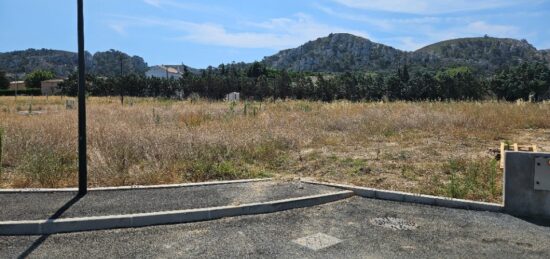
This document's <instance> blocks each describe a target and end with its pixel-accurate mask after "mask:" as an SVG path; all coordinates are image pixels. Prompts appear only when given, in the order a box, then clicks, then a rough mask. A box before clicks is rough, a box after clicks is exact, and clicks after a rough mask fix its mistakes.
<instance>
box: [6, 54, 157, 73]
mask: <svg viewBox="0 0 550 259" xmlns="http://www.w3.org/2000/svg"><path fill="white" fill-rule="evenodd" d="M85 61H86V66H87V67H88V70H89V72H91V73H93V74H96V75H98V76H114V75H118V74H119V73H120V71H121V63H122V71H123V73H135V74H144V73H145V71H146V70H147V68H148V66H147V63H145V61H144V60H143V58H141V57H139V56H129V55H128V54H126V53H123V52H120V51H116V50H109V51H105V52H97V53H95V54H94V55H91V54H90V53H88V52H86V54H85ZM77 67H78V56H77V53H75V52H69V51H61V50H51V49H28V50H23V51H12V52H6V53H0V70H1V71H4V72H7V73H11V74H28V73H31V72H33V71H36V70H42V71H50V72H52V73H54V75H55V76H56V77H67V76H69V75H70V74H71V73H73V72H75V71H76V70H77Z"/></svg>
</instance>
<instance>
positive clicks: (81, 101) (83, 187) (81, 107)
mask: <svg viewBox="0 0 550 259" xmlns="http://www.w3.org/2000/svg"><path fill="white" fill-rule="evenodd" d="M77 2H78V3H77V6H78V7H77V9H78V194H79V195H84V194H86V192H88V167H87V161H86V159H87V158H86V67H85V66H86V64H85V62H84V3H83V0H77Z"/></svg>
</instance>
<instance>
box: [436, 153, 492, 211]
mask: <svg viewBox="0 0 550 259" xmlns="http://www.w3.org/2000/svg"><path fill="white" fill-rule="evenodd" d="M497 164H498V163H497V161H496V160H494V159H476V160H465V159H457V160H450V161H448V162H447V163H446V164H445V165H444V166H443V171H444V172H445V173H447V174H449V181H448V183H447V184H446V185H445V192H446V194H447V196H449V197H452V198H460V199H474V200H486V201H493V200H497V199H498V197H499V196H501V195H502V186H501V181H499V179H500V178H502V175H500V173H499V171H498V169H497Z"/></svg>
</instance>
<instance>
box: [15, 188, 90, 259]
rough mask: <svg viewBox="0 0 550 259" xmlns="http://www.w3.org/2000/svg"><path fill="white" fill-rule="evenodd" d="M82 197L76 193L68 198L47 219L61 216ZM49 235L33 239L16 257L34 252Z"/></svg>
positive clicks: (23, 256)
mask: <svg viewBox="0 0 550 259" xmlns="http://www.w3.org/2000/svg"><path fill="white" fill-rule="evenodd" d="M83 197H84V194H77V195H76V196H74V197H73V198H72V199H70V200H69V201H68V202H67V203H65V205H63V206H62V207H61V208H59V209H58V210H57V211H56V212H55V213H54V214H53V215H52V216H50V217H49V218H48V220H55V219H58V218H59V217H61V215H63V213H65V212H66V211H67V210H68V209H69V208H70V207H72V206H73V205H74V204H75V203H77V202H78V201H79V200H80V199H82V198H83ZM49 236H50V234H45V235H42V236H40V237H39V238H38V239H37V240H36V241H34V242H33V243H32V244H31V246H29V248H27V249H26V250H25V251H23V253H21V254H20V255H19V256H18V257H17V258H27V257H28V256H29V255H30V254H31V253H32V252H34V251H35V250H36V249H37V248H38V247H40V245H42V243H44V241H46V239H47V238H48V237H49Z"/></svg>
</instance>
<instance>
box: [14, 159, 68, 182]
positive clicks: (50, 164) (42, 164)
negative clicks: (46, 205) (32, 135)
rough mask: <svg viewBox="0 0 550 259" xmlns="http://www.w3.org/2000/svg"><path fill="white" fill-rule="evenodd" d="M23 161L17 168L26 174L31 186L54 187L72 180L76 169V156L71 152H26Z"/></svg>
mask: <svg viewBox="0 0 550 259" xmlns="http://www.w3.org/2000/svg"><path fill="white" fill-rule="evenodd" d="M23 161H24V163H22V164H20V165H19V166H18V168H17V170H18V171H21V172H23V174H25V175H26V179H27V181H29V182H30V185H32V186H40V187H56V186H59V185H60V183H63V182H72V181H73V178H74V177H76V174H75V172H76V170H77V169H78V167H77V163H76V157H75V156H74V155H71V154H59V153H57V154H54V153H51V152H47V151H45V152H33V153H27V155H26V156H25V159H24V160H23ZM61 185H63V184H61Z"/></svg>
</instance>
